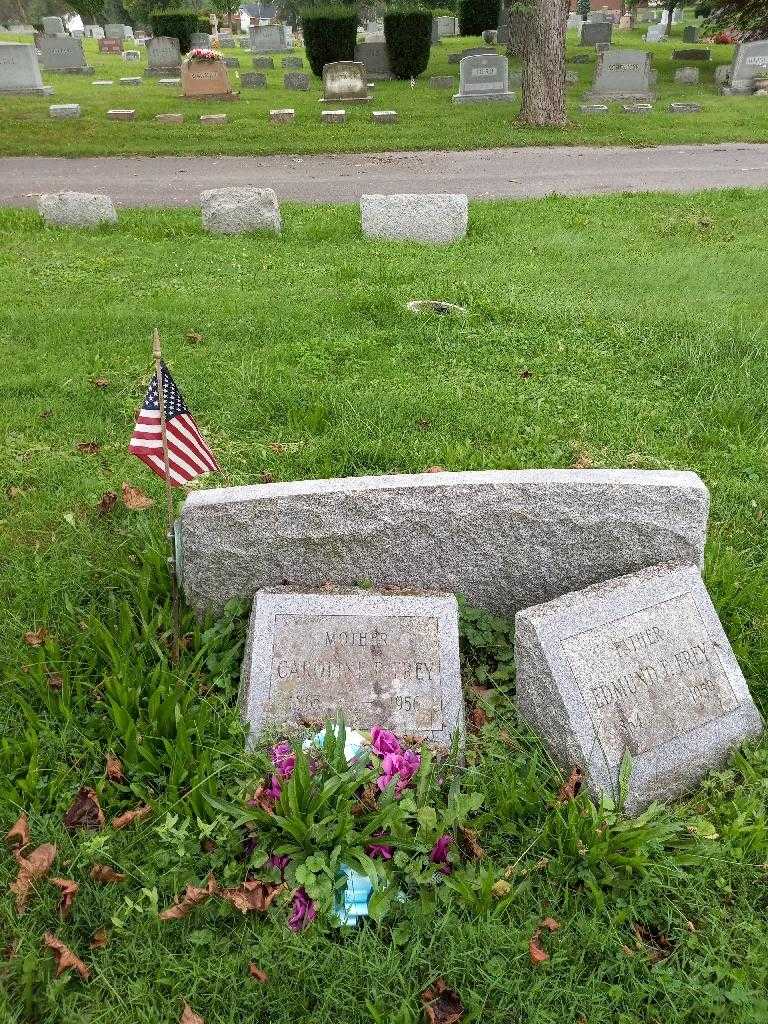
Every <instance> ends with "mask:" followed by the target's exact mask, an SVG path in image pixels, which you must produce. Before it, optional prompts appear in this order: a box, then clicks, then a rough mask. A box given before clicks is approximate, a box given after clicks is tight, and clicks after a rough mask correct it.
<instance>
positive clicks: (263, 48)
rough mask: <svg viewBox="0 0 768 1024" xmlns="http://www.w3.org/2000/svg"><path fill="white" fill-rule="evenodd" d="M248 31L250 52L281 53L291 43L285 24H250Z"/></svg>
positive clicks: (288, 47)
mask: <svg viewBox="0 0 768 1024" xmlns="http://www.w3.org/2000/svg"><path fill="white" fill-rule="evenodd" d="M249 31H250V47H251V52H252V53H282V52H283V51H284V50H290V49H291V47H292V45H293V39H292V33H291V30H290V28H289V27H288V26H287V25H251V27H250V30H249Z"/></svg>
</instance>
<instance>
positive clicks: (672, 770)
mask: <svg viewBox="0 0 768 1024" xmlns="http://www.w3.org/2000/svg"><path fill="white" fill-rule="evenodd" d="M515 661H516V664H517V698H516V700H517V706H518V710H519V711H520V714H521V715H522V717H523V718H524V719H525V720H526V721H527V722H528V723H529V724H530V725H532V726H533V728H534V729H536V731H537V732H539V733H540V735H541V736H542V738H543V740H544V742H545V744H546V746H547V748H548V750H549V752H550V754H551V755H552V757H553V759H554V760H555V761H556V763H557V764H559V765H560V766H561V767H562V768H563V770H564V771H566V772H569V771H570V770H571V769H572V768H574V767H579V768H581V769H582V770H584V772H585V774H586V782H587V785H588V787H589V790H590V792H591V793H592V794H593V796H596V797H598V796H600V795H601V794H606V795H607V796H609V797H611V798H612V799H614V800H615V799H616V798H617V797H618V796H619V772H620V766H621V762H622V759H623V757H624V755H625V752H626V753H627V754H628V755H629V757H630V758H631V773H630V776H629V787H628V799H627V803H626V810H627V812H628V813H630V814H635V813H637V812H639V811H641V810H642V809H643V808H644V807H646V806H647V805H648V804H649V803H651V802H652V801H653V800H668V799H671V798H673V797H677V796H681V795H682V794H683V793H685V792H686V791H687V790H689V789H690V788H691V787H693V786H694V785H696V783H697V782H698V781H699V780H700V779H701V778H702V776H703V775H705V774H706V773H707V772H708V771H709V770H710V769H712V768H714V767H716V766H718V765H719V764H721V763H722V762H723V761H724V760H725V759H726V758H727V757H728V755H729V754H730V753H731V752H732V751H733V750H734V749H735V748H736V747H737V746H739V744H740V743H742V742H743V741H744V740H745V739H747V738H750V737H757V736H759V735H760V733H761V732H762V729H763V722H762V719H761V717H760V714H759V712H758V710H757V708H756V707H755V705H754V702H753V701H752V698H751V696H750V694H749V690H748V689H747V684H746V682H745V681H744V677H743V675H742V674H741V670H740V668H739V666H738V663H737V661H736V658H735V657H734V654H733V651H732V650H731V647H730V644H729V643H728V638H727V637H726V635H725V633H724V632H723V628H722V626H721V625H720V621H719V619H718V617H717V613H716V611H715V609H714V607H713V605H712V601H711V600H710V598H709V595H708V594H707V591H706V588H705V586H704V583H703V582H702V579H701V575H700V574H699V571H698V569H696V568H694V567H692V566H689V567H686V568H674V567H671V566H665V565H659V566H655V567H653V568H650V569H646V570H645V571H643V572H639V573H635V574H633V575H630V576H624V577H622V578H619V579H613V580H609V581H608V582H606V583H600V584H597V586H594V587H589V588H587V589H586V590H582V591H580V592H578V593H572V594H567V595H565V596H564V597H560V598H558V599H556V600H554V601H551V602H549V603H548V604H543V605H538V606H537V607H534V608H528V609H526V610H524V611H520V612H518V614H517V616H516V618H515Z"/></svg>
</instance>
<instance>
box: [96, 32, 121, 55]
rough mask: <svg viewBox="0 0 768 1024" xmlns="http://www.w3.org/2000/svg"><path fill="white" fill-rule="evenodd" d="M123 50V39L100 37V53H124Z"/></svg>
mask: <svg viewBox="0 0 768 1024" xmlns="http://www.w3.org/2000/svg"><path fill="white" fill-rule="evenodd" d="M122 52H123V41H122V39H109V38H108V37H106V36H105V37H104V38H103V39H99V53H122Z"/></svg>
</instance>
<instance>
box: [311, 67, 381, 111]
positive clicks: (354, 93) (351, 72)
mask: <svg viewBox="0 0 768 1024" xmlns="http://www.w3.org/2000/svg"><path fill="white" fill-rule="evenodd" d="M372 98H373V97H372V96H370V95H369V93H368V78H367V76H366V73H365V64H360V63H359V62H357V61H354V60H337V61H334V62H333V63H331V64H326V65H325V66H324V67H323V98H322V99H321V100H320V102H321V103H339V102H343V103H367V102H368V101H369V100H371V99H372Z"/></svg>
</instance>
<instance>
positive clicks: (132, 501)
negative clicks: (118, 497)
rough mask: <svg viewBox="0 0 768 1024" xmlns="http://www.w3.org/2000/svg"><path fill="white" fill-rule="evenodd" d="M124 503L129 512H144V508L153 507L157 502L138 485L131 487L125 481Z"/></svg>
mask: <svg viewBox="0 0 768 1024" xmlns="http://www.w3.org/2000/svg"><path fill="white" fill-rule="evenodd" d="M123 504H124V505H125V507H126V508H127V509H128V511H129V512H143V511H144V509H147V508H152V506H153V505H154V504H155V502H154V499H153V498H150V496H149V495H148V494H145V493H144V491H142V490H140V489H139V488H138V487H131V485H130V484H128V483H126V482H125V481H123Z"/></svg>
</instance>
